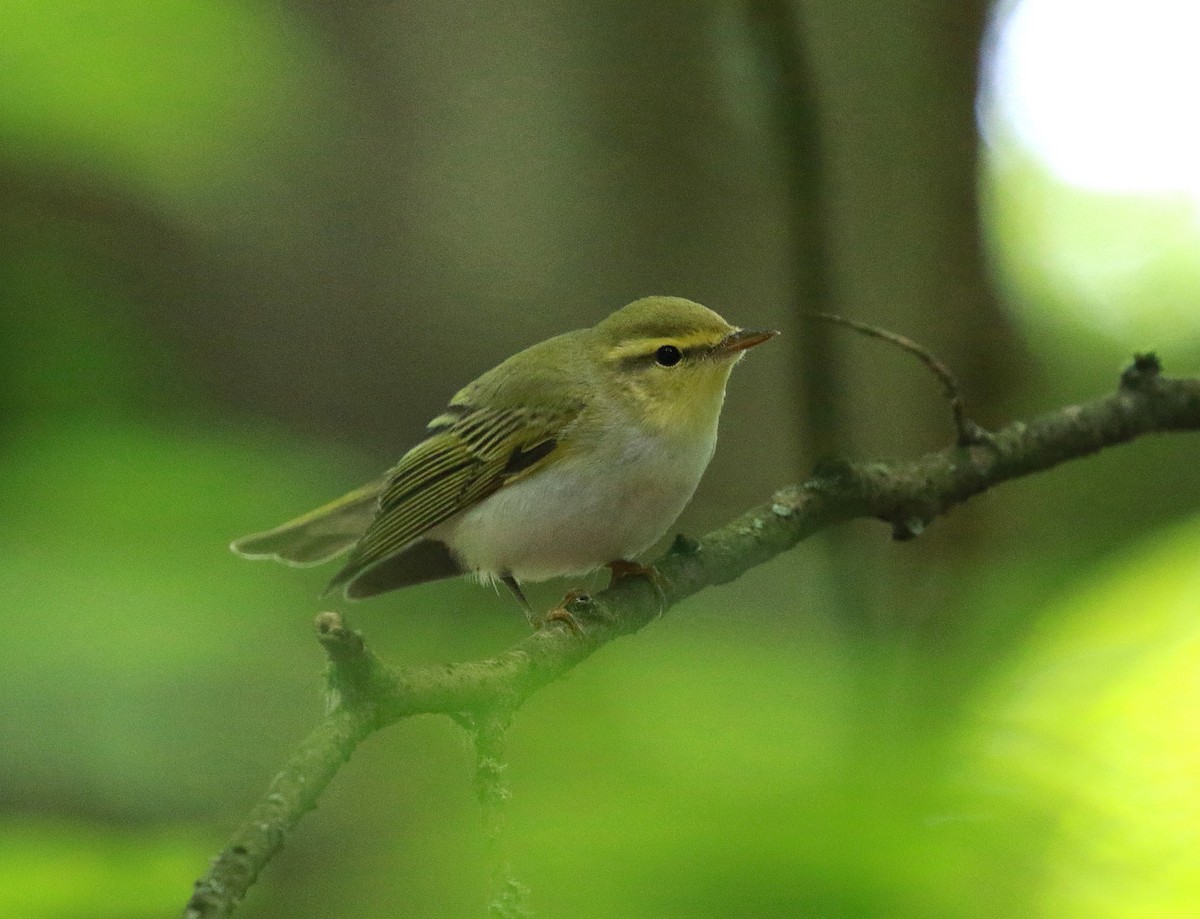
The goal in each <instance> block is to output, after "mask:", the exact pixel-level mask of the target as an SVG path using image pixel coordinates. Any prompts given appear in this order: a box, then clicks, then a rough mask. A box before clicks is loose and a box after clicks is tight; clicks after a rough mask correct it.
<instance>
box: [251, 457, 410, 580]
mask: <svg viewBox="0 0 1200 919" xmlns="http://www.w3.org/2000/svg"><path fill="white" fill-rule="evenodd" d="M386 482H387V480H386V478H384V479H379V480H377V481H375V482H371V483H370V484H368V485H364V486H363V487H362V488H356V489H355V490H354V491H352V492H350V493H349V494H347V495H343V496H342V497H340V498H338V499H337V500H336V501H331V502H330V503H328V504H326V505H323V506H322V507H318V508H317V509H316V510H314V511H309V512H308V513H307V514H304V515H303V516H301V517H297V518H296V519H295V520H289V521H288V522H287V523H285V524H282V525H281V526H277V527H275V529H273V530H267V531H266V532H263V533H252V534H250V535H249V536H243V537H242V538H241V539H236V540H234V541H233V542H232V543H231V544H230V546H229V548H230V549H231V550H233V552H235V553H236V554H238V555H240V556H242V557H243V558H255V559H261V558H266V559H273V560H275V561H277V562H283V564H285V565H292V566H294V567H297V568H307V567H309V566H311V565H319V564H321V562H326V561H329V559H331V558H334V557H336V556H338V555H341V554H342V553H343V552H345V551H346V550H348V549H350V548H351V547H352V546H353V545H354V544H355V543H356V542H358V541H359V539H361V538H362V535H363V533H365V532H366V530H367V527H368V526H370V524H371V521H372V520H373V519H374V517H375V512H376V510H378V507H379V494H380V492H381V491H382V490H383V487H384V485H385V484H386Z"/></svg>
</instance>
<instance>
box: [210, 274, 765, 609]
mask: <svg viewBox="0 0 1200 919" xmlns="http://www.w3.org/2000/svg"><path fill="white" fill-rule="evenodd" d="M775 334H776V333H775V332H765V331H764V332H755V331H749V330H746V329H738V328H735V327H734V326H731V325H730V324H729V323H728V322H726V321H725V320H724V319H722V318H721V317H720V316H718V315H717V314H716V313H714V312H713V311H712V310H710V309H708V308H706V307H703V306H701V305H700V304H698V303H693V302H691V301H690V300H683V299H681V298H678V297H646V298H644V299H642V300H636V301H634V302H633V303H630V304H629V305H628V306H625V307H623V308H621V309H619V310H617V311H616V312H615V313H613V314H612V315H611V316H609V317H608V318H607V319H605V320H604V321H603V322H600V323H599V324H597V325H595V326H593V327H592V328H590V329H580V330H578V331H575V332H567V333H566V334H564V335H557V336H555V337H554V338H550V339H548V340H546V341H543V342H541V343H540V344H536V345H534V346H533V347H531V348H527V349H525V350H524V351H522V352H520V353H519V354H515V355H513V356H512V357H510V358H509V359H508V360H506V361H505V362H504V363H502V364H500V365H499V366H498V367H496V368H494V369H492V370H489V371H488V372H487V373H485V374H484V375H483V376H481V377H480V378H479V379H477V380H476V381H475V382H474V383H471V384H469V385H467V386H466V387H464V388H463V389H461V390H459V392H458V393H457V394H456V395H455V396H454V398H453V399H451V400H450V404H449V405H448V406H447V408H446V411H445V412H443V413H442V414H441V415H438V416H437V417H436V418H434V419H433V421H431V422H430V423H429V426H428V430H429V436H428V437H427V438H426V439H425V440H423V441H421V442H420V443H419V444H417V445H416V446H415V447H413V448H412V449H411V450H409V451H408V452H407V453H406V454H404V456H403V458H402V459H401V460H400V462H399V463H397V464H396V466H394V467H393V468H392V469H390V470H389V471H388V472H387V473H385V474H384V475H383V476H382V477H381V478H379V479H378V480H376V481H374V482H371V483H370V484H368V485H364V486H363V487H362V488H359V489H357V490H355V491H352V492H350V493H349V494H347V495H345V496H343V497H341V498H339V499H337V500H336V501H333V502H332V503H330V504H326V505H325V506H324V507H319V508H317V509H316V510H314V511H311V512H310V513H307V514H305V515H304V516H302V517H297V518H296V519H295V520H292V521H290V522H288V523H285V524H283V525H282V526H279V527H276V528H275V529H273V530H268V531H267V532H265V533H255V534H253V535H251V536H245V537H243V538H241V539H239V540H237V541H235V542H234V543H233V545H232V546H231V548H232V549H233V551H234V552H236V553H237V554H238V555H241V556H244V557H245V558H270V559H275V560H277V561H280V562H283V563H284V564H288V565H294V566H300V567H303V566H308V565H316V564H319V563H321V562H324V561H327V560H329V559H331V558H333V557H334V556H337V555H340V554H342V553H343V552H346V551H347V550H350V556H349V558H348V559H347V561H346V564H345V566H344V567H343V568H342V569H341V571H339V572H338V573H337V574H336V575H335V576H334V578H333V580H332V581H331V582H330V583H329V588H328V590H334V589H337V588H342V589H343V590H344V593H345V596H346V597H347V598H348V599H360V598H363V597H370V596H374V595H375V594H380V593H383V592H384V591H388V590H394V589H396V588H398V587H406V586H408V585H410V584H420V583H422V582H424V581H431V580H435V579H438V578H444V577H450V576H452V575H457V574H463V573H467V572H470V573H474V574H475V575H477V576H478V577H479V578H480V579H481V580H484V581H497V580H499V581H502V582H503V583H504V584H506V585H507V586H508V587H509V588H510V589H511V590H512V592H513V594H514V595H515V596H516V597H517V599H518V600H519V601H520V602H521V605H522V607H523V608H524V609H525V611H526V613H527V614H528V615H529V616H530V617H531V618H532V611H531V610H530V607H529V603H528V601H526V599H525V596H524V594H523V593H522V591H521V587H520V584H521V582H523V581H543V580H546V579H547V578H554V577H562V576H576V575H581V574H586V573H587V572H589V571H593V570H595V569H596V568H599V567H601V566H603V565H608V566H609V567H611V568H612V569H613V573H614V576H618V575H619V574H621V573H622V572H627V571H629V570H644V569H640V567H639V566H636V565H632V564H630V563H628V561H627V560H630V559H632V558H633V557H634V556H636V555H638V554H639V553H641V552H644V551H645V550H646V549H648V548H649V547H650V546H651V545H652V544H653V543H654V542H655V541H657V540H658V539H659V537H661V536H662V535H663V534H664V533H665V532H666V531H667V528H668V527H670V526H671V524H672V523H674V522H675V520H676V518H677V517H678V516H679V514H680V512H681V511H682V510H683V508H684V506H685V505H686V504H687V502H688V500H689V499H690V498H691V497H692V494H693V493H694V492H695V490H696V486H697V485H698V484H699V482H700V477H701V475H702V474H703V473H704V469H705V467H707V466H708V461H709V460H710V459H711V458H712V455H713V449H714V447H715V446H716V442H717V420H718V418H719V416H720V414H721V404H722V402H724V400H725V384H726V381H727V380H728V379H729V372H730V371H731V370H732V369H733V365H734V364H736V363H737V362H738V360H739V359H740V358H741V357H742V354H743V353H744V352H745V350H746V349H747V348H752V347H754V346H755V345H758V344H761V343H762V342H765V341H766V340H767V339H769V338H771V337H772V336H774V335H775ZM327 592H328V591H327Z"/></svg>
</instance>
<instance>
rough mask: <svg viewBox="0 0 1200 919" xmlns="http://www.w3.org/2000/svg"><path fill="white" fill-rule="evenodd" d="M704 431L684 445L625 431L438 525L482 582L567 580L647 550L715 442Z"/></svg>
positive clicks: (712, 432)
mask: <svg viewBox="0 0 1200 919" xmlns="http://www.w3.org/2000/svg"><path fill="white" fill-rule="evenodd" d="M716 435H717V430H716V418H715V417H714V418H713V424H712V426H711V429H709V430H705V431H702V432H700V433H699V434H697V435H694V436H691V437H689V438H686V439H679V438H667V437H664V436H658V435H652V434H648V433H647V432H646V431H645V430H643V429H641V428H635V427H626V428H621V429H617V430H615V431H614V430H609V431H608V433H607V435H606V437H605V438H604V440H603V442H601V443H599V444H596V445H593V446H592V448H591V449H587V450H578V451H574V452H573V453H572V454H570V455H568V456H566V457H565V458H564V459H563V460H561V461H560V462H558V463H556V464H554V465H552V466H551V467H550V468H548V469H546V470H544V471H540V472H536V473H534V474H532V475H531V476H529V478H527V479H522V480H521V481H519V482H516V483H514V484H513V485H510V486H508V487H506V488H503V489H501V490H500V491H498V492H496V493H495V494H493V495H491V496H490V497H488V498H485V499H484V500H483V501H482V502H480V503H479V504H477V505H476V506H474V507H472V508H469V509H468V510H466V511H463V512H462V513H461V514H459V515H457V516H456V517H454V518H452V519H450V520H448V521H446V522H445V523H443V524H442V525H440V526H439V527H437V528H436V529H435V530H434V531H433V532H431V533H430V534H429V535H430V536H431V537H433V538H435V539H440V540H441V541H443V542H445V543H446V545H448V546H449V547H450V549H451V550H452V551H453V552H454V553H455V555H456V556H457V557H458V559H459V561H460V562H461V563H462V564H463V565H464V566H466V567H467V568H469V569H471V570H473V571H476V572H478V573H479V574H480V575H481V576H483V577H489V578H494V577H498V576H500V575H502V574H505V573H509V574H511V575H512V576H513V577H515V578H516V579H517V580H518V581H544V580H546V579H547V578H553V577H564V576H576V575H581V574H585V573H586V572H589V571H593V570H595V569H596V568H599V567H600V566H601V565H604V564H605V563H606V562H611V561H615V560H617V559H630V558H633V557H634V556H636V555H638V554H639V553H641V552H644V551H645V550H646V549H648V548H649V547H650V546H651V545H652V544H653V543H654V542H655V541H656V540H658V538H659V537H661V536H662V535H663V534H664V533H665V532H666V531H667V529H668V528H669V527H670V526H671V524H672V523H674V522H675V520H676V519H677V518H678V517H679V514H680V512H681V511H682V510H683V508H684V506H685V505H686V504H687V502H688V501H689V500H690V499H691V497H692V494H693V493H694V492H695V490H696V486H697V485H698V484H699V483H700V477H701V476H702V475H703V474H704V470H705V468H706V467H707V466H708V461H709V460H710V459H711V458H712V454H713V448H714V447H715V445H716Z"/></svg>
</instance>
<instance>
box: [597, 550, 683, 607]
mask: <svg viewBox="0 0 1200 919" xmlns="http://www.w3.org/2000/svg"><path fill="white" fill-rule="evenodd" d="M604 567H606V568H607V569H608V570H609V571H610V572H611V573H612V579H611V580H610V581H609V582H608V587H609V590H611V589H612V588H613V587H615V586H616V585H617V584H618V583H620V582H621V581H624V580H626V579H627V578H645V579H646V580H647V581H649V582H650V586H651V587H653V588H654V593H655V594H656V595H657V596H658V614H659V615H660V616H661V615H662V614H663V612H664V611H665V610H666V608H667V606H668V603H667V586H666V583H665V581H664V580H663V576H662V575H661V574H659V573H658V569H657V568H655V567H654V566H653V565H643V564H640V563H639V562H631V561H629V559H625V558H619V559H617V560H616V561H613V562H608V563H607V564H606V565H605V566H604Z"/></svg>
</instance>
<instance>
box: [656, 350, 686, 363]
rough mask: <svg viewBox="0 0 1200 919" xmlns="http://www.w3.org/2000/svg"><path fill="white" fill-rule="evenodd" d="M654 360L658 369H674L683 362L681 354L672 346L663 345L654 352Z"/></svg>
mask: <svg viewBox="0 0 1200 919" xmlns="http://www.w3.org/2000/svg"><path fill="white" fill-rule="evenodd" d="M654 360H655V362H656V363H657V364H658V366H660V367H674V366H675V365H676V364H678V363H679V362H680V361H681V360H683V354H682V352H680V350H679V349H678V348H676V347H675V346H674V345H663V346H662V347H661V348H659V349H658V350H657V351H655V352H654Z"/></svg>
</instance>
